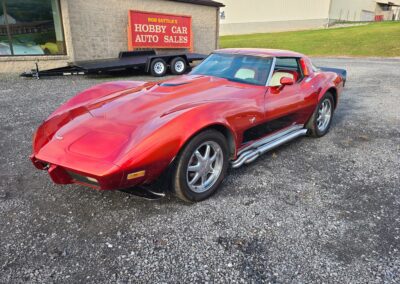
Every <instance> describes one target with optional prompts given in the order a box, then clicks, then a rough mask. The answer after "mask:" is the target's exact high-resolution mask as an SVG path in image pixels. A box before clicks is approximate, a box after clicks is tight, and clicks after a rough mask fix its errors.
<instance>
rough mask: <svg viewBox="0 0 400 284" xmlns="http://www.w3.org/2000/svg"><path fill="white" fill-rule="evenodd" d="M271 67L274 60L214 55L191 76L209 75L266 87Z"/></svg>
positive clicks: (233, 55)
mask: <svg viewBox="0 0 400 284" xmlns="http://www.w3.org/2000/svg"><path fill="white" fill-rule="evenodd" d="M271 65H272V58H264V57H258V56H251V55H238V54H223V53H213V54H211V55H210V56H208V57H207V58H206V59H205V60H204V61H203V62H202V63H200V64H199V65H198V66H197V67H195V69H193V71H192V72H190V75H208V76H214V77H219V78H224V79H227V80H230V81H235V82H240V83H245V84H252V85H259V86H265V85H266V83H267V79H268V75H269V72H270V69H271Z"/></svg>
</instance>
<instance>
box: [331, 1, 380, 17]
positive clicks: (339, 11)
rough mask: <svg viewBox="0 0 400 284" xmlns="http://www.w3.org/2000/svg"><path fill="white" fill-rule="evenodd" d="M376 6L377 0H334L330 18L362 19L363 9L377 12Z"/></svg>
mask: <svg viewBox="0 0 400 284" xmlns="http://www.w3.org/2000/svg"><path fill="white" fill-rule="evenodd" d="M375 8H376V1H375V0H350V1H349V0H332V4H331V8H330V20H331V21H332V20H333V21H338V20H342V21H361V20H362V19H363V17H362V14H363V12H362V11H363V10H364V11H368V12H372V13H375ZM365 13H367V12H364V14H365Z"/></svg>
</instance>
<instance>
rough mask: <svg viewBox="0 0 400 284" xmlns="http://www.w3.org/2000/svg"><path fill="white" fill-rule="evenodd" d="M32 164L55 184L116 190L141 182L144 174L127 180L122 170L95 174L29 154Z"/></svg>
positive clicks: (143, 179)
mask: <svg viewBox="0 0 400 284" xmlns="http://www.w3.org/2000/svg"><path fill="white" fill-rule="evenodd" d="M30 159H31V161H32V163H33V165H34V166H35V167H36V168H37V169H39V170H45V171H47V172H48V174H49V176H50V178H51V179H52V181H53V182H54V183H56V184H74V183H75V184H80V185H84V186H87V187H91V188H94V189H98V190H118V189H123V188H128V187H132V186H135V185H139V184H141V183H143V182H144V181H145V179H146V177H145V176H142V177H138V178H136V179H132V180H128V179H127V174H126V173H125V172H124V171H122V170H116V171H115V172H112V173H110V174H106V175H102V176H97V175H93V174H90V173H86V172H82V171H78V170H76V169H71V168H68V167H64V166H61V165H56V164H52V163H49V162H46V161H42V160H39V159H37V158H36V157H35V156H34V155H31V156H30Z"/></svg>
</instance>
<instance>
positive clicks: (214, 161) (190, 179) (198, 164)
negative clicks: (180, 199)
mask: <svg viewBox="0 0 400 284" xmlns="http://www.w3.org/2000/svg"><path fill="white" fill-rule="evenodd" d="M223 163H224V157H223V152H222V149H221V146H220V145H219V144H218V143H216V142H214V141H207V142H204V143H203V144H201V145H200V146H199V147H198V148H197V149H196V150H195V151H194V153H193V154H192V156H191V157H190V159H189V164H188V167H187V172H186V182H187V184H188V186H189V188H190V190H192V191H193V192H196V193H202V192H205V191H207V190H209V189H210V188H211V187H212V186H213V185H214V184H215V183H216V181H217V180H218V178H219V176H220V175H221V172H222V168H223Z"/></svg>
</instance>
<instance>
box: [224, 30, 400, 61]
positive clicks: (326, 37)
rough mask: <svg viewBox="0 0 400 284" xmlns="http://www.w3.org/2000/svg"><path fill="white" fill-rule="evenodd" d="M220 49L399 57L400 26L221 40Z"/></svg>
mask: <svg viewBox="0 0 400 284" xmlns="http://www.w3.org/2000/svg"><path fill="white" fill-rule="evenodd" d="M220 46H221V48H230V47H235V48H237V47H256V48H277V49H287V50H293V51H297V52H301V53H304V54H307V55H310V56H379V57H395V56H400V22H384V23H372V24H368V25H363V26H353V27H344V28H335V29H319V30H308V31H295V32H280V33H265V34H248V35H233V36H221V37H220Z"/></svg>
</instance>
